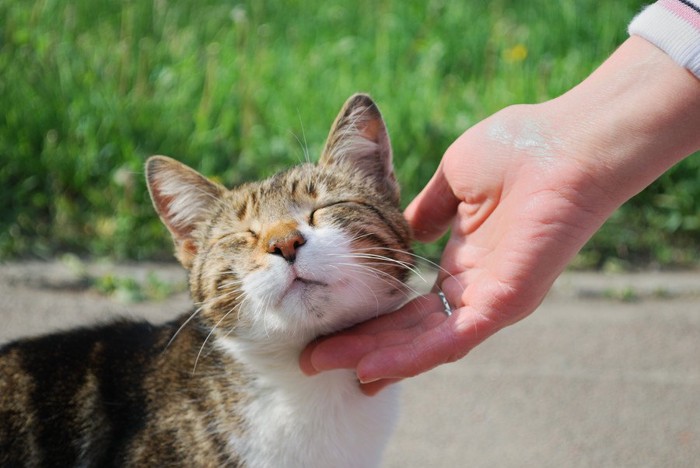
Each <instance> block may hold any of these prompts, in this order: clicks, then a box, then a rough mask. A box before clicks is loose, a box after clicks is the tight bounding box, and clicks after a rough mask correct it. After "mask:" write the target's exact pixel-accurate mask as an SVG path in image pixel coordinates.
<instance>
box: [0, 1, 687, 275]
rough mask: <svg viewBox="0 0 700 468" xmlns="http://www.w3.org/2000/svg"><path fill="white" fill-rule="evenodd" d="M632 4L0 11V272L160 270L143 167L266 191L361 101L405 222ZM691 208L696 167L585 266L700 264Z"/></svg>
mask: <svg viewBox="0 0 700 468" xmlns="http://www.w3.org/2000/svg"><path fill="white" fill-rule="evenodd" d="M642 3H643V2H641V1H618V2H600V1H598V0H580V1H576V2H547V1H542V0H536V1H530V2H516V1H491V2H476V1H471V2H450V1H427V2H426V1H396V0H394V1H383V2H374V1H358V2H336V1H324V2H320V1H319V2H299V1H296V2H295V1H284V2H282V1H249V2H241V3H238V4H233V3H232V2H229V1H218V0H198V1H192V0H190V1H186V0H183V1H179V2H166V1H165V0H153V1H136V0H125V1H105V2H94V1H89V0H73V1H71V2H62V1H58V0H36V1H33V2H18V1H16V0H0V17H2V18H3V22H2V24H1V25H0V28H1V29H0V41H2V42H1V43H0V106H2V112H0V162H1V164H0V197H1V199H2V200H3V204H2V206H0V258H3V257H4V258H7V257H12V256H21V255H35V256H53V255H55V254H56V253H58V252H64V251H70V252H76V253H79V254H90V255H95V256H111V257H114V258H136V259H140V258H169V257H170V250H171V242H170V240H169V239H168V236H167V233H166V231H165V229H164V228H163V227H161V225H160V223H159V221H158V220H157V218H156V216H155V214H154V212H153V210H152V208H151V206H150V202H149V201H148V198H147V193H146V189H145V185H144V183H143V180H142V179H143V169H142V166H143V162H144V160H145V158H146V157H148V156H149V155H151V154H168V155H171V156H173V157H176V158H178V159H180V160H182V161H184V162H185V163H187V164H189V165H191V166H193V167H195V168H197V169H198V170H200V171H202V172H204V173H206V174H208V175H212V176H216V177H217V178H218V179H219V180H221V181H223V182H224V183H226V184H228V185H233V184H237V183H240V182H241V181H244V180H249V179H253V178H258V177H262V176H265V175H269V174H270V173H272V172H274V171H276V170H279V169H281V168H284V167H287V166H289V165H291V164H295V163H297V162H299V161H301V160H303V159H304V148H305V147H308V149H309V151H310V153H311V155H312V157H314V156H315V155H317V154H318V152H319V151H320V148H321V145H322V143H323V141H324V139H325V136H326V133H327V131H328V128H329V126H330V123H331V122H332V120H333V118H334V116H335V114H336V112H337V111H338V109H339V106H340V105H341V104H342V103H343V101H344V100H345V98H346V97H347V96H349V95H350V94H352V93H353V92H356V91H367V92H370V93H371V94H372V95H373V97H374V98H375V99H376V100H377V102H378V103H379V105H380V107H381V108H382V111H383V113H384V114H385V118H386V120H387V123H388V126H389V130H390V132H391V134H392V141H393V144H394V150H395V154H396V162H397V165H398V176H399V179H400V181H401V183H402V185H403V187H404V200H405V201H406V202H407V201H408V200H410V199H411V197H412V196H413V195H415V194H416V193H417V192H418V191H419V190H420V188H421V187H422V186H423V185H424V184H425V182H426V181H427V180H428V179H429V177H430V176H431V174H432V173H433V171H434V169H435V168H436V167H437V164H438V161H439V159H440V157H441V156H442V153H443V152H444V150H445V149H446V148H447V146H449V144H450V143H451V142H452V141H453V140H454V139H455V138H456V137H457V136H458V135H459V134H461V133H462V132H463V131H464V130H465V129H466V128H468V127H469V126H470V125H472V124H474V123H475V122H477V121H479V120H480V119H482V118H484V117H486V116H488V115H489V114H491V113H493V112H495V111H497V110H498V109H500V108H502V107H505V106H507V105H509V104H514V103H522V102H539V101H543V100H546V99H548V98H551V97H553V96H556V95H558V94H561V93H562V92H564V91H566V90H567V89H569V88H570V87H571V86H573V85H574V84H576V83H577V82H579V81H580V80H581V79H583V78H584V77H585V76H586V75H588V74H589V73H590V72H591V70H593V69H594V68H595V67H596V66H597V65H598V64H599V63H600V62H601V61H602V60H603V59H604V58H605V57H606V56H607V55H608V54H609V53H610V52H611V51H612V50H613V49H614V48H615V47H616V45H618V44H619V43H620V42H622V41H623V40H624V38H625V37H626V32H625V30H626V25H627V23H628V22H629V20H630V19H631V17H632V16H633V15H634V13H635V12H636V11H638V10H639V8H640V6H641V5H642ZM699 200H700V162H699V161H698V158H697V157H696V158H691V159H689V160H687V161H686V162H684V163H683V164H682V165H681V166H679V167H678V168H676V169H674V170H673V171H672V172H671V173H669V174H668V175H667V176H664V178H663V179H662V180H661V181H660V182H659V183H657V184H656V185H655V186H653V187H652V188H651V189H650V190H648V191H647V192H645V193H644V194H642V195H641V196H640V197H639V198H638V199H637V200H634V201H633V202H632V203H631V204H629V205H628V206H627V207H626V208H625V209H624V210H622V211H621V212H619V213H618V214H617V215H616V216H615V217H614V218H613V219H612V220H611V222H610V223H608V225H606V227H605V228H604V229H603V230H602V231H601V233H600V234H599V235H598V236H596V238H595V239H594V240H593V241H592V242H591V243H590V244H589V246H587V248H586V250H585V251H584V253H583V255H582V256H581V261H580V264H583V265H598V266H599V265H602V264H604V263H605V262H606V261H607V260H608V259H610V258H621V259H622V260H621V261H628V260H629V261H634V260H639V259H642V260H645V261H659V262H663V263H674V262H683V261H685V260H687V259H689V258H690V259H692V258H698V257H697V250H698V241H697V239H699V238H700V214H699V213H700V209H699V204H700V201H699ZM422 252H423V253H426V254H428V255H431V256H436V255H437V254H438V252H439V247H432V248H431V247H426V248H424V249H423V251H422Z"/></svg>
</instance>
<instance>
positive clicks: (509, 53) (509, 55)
mask: <svg viewBox="0 0 700 468" xmlns="http://www.w3.org/2000/svg"><path fill="white" fill-rule="evenodd" d="M503 58H504V59H505V61H506V62H508V63H517V62H522V61H523V60H525V58H527V47H525V45H524V44H515V45H514V46H513V47H510V48H508V49H506V50H505V51H503Z"/></svg>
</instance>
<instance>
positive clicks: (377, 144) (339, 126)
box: [0, 94, 412, 468]
mask: <svg viewBox="0 0 700 468" xmlns="http://www.w3.org/2000/svg"><path fill="white" fill-rule="evenodd" d="M391 159H392V154H391V147H390V143H389V137H388V135H387V132H386V128H385V125H384V121H383V120H382V117H381V115H380V113H379V110H378V109H377V106H376V105H375V103H374V102H373V101H372V100H371V99H370V98H369V97H368V96H366V95H361V94H358V95H355V96H352V97H351V98H350V99H349V100H348V101H347V102H346V104H345V106H344V107H343V109H342V110H341V111H340V114H339V115H338V117H337V119H336V121H335V123H334V125H333V128H332V129H331V131H330V134H329V136H328V140H327V142H326V146H325V148H324V150H323V153H322V156H321V159H320V161H319V163H318V164H316V165H314V164H311V163H306V164H302V165H300V166H297V167H294V168H292V169H290V170H288V171H286V172H283V173H280V174H277V175H274V176H272V177H270V178H269V179H267V180H263V181H261V182H253V183H248V184H244V185H242V186H239V187H236V188H234V189H232V190H227V189H226V188H224V187H222V186H221V185H219V184H217V183H215V182H212V181H210V180H208V179H206V178H205V177H203V176H201V175H200V174H198V173H197V172H195V171H194V170H192V169H190V168H188V167H186V166H184V165H183V164H181V163H178V162H176V161H174V160H172V159H170V158H167V157H164V156H154V157H152V158H150V159H149V160H148V162H147V163H146V175H147V181H148V187H149V191H150V194H151V198H152V199H153V204H154V206H155V209H156V211H157V212H158V214H159V215H160V217H161V219H162V221H163V222H164V223H165V225H166V226H167V228H168V229H169V231H170V232H171V234H172V237H173V239H174V243H175V250H176V256H177V258H178V259H179V261H180V262H181V263H182V265H183V266H184V267H185V268H186V269H187V270H188V271H189V281H190V288H191V294H192V297H193V299H194V301H195V303H196V305H197V308H196V310H195V311H194V312H192V313H188V314H185V315H183V316H181V317H180V318H177V319H176V320H174V321H173V322H171V323H167V324H165V325H160V326H154V325H151V324H149V323H146V322H134V321H119V322H116V323H112V324H108V325H102V326H95V327H90V328H82V329H77V330H72V331H67V332H62V333H56V334H52V335H48V336H43V337H38V338H27V339H22V340H19V341H16V342H14V343H10V344H7V345H5V346H4V347H2V348H0V466H3V467H5V466H51V467H57V466H60V467H64V466H95V467H103V466H139V467H143V466H158V467H163V466H187V467H199V466H202V467H204V466H215V467H219V466H246V467H273V468H275V467H343V466H345V467H369V466H376V465H378V463H379V459H380V455H381V452H382V449H383V446H384V445H385V443H386V441H387V439H388V436H389V433H390V431H391V428H392V426H393V424H394V420H395V416H396V401H395V394H394V391H393V389H389V390H388V391H384V392H382V393H381V394H379V395H378V396H375V397H366V396H364V395H363V394H362V393H361V392H360V390H359V386H358V384H357V382H356V377H355V375H354V373H353V372H352V371H350V370H337V371H331V372H326V373H322V374H320V375H317V376H314V377H307V376H304V375H302V373H301V372H300V370H299V367H298V356H299V353H300V351H301V350H302V349H303V347H304V346H305V344H306V343H308V342H309V341H310V340H312V339H314V337H316V336H319V335H322V334H327V333H330V332H333V331H336V330H339V329H342V328H344V327H347V326H349V325H352V324H355V323H357V322H360V321H363V320H366V319H369V318H371V317H374V316H377V315H379V314H383V313H385V312H388V311H391V310H393V309H395V308H397V307H398V306H400V305H401V304H402V303H403V302H405V301H406V299H407V296H408V292H409V288H408V286H407V285H406V282H407V279H408V273H409V269H410V268H411V262H412V255H411V254H410V252H409V241H410V232H409V228H408V226H407V224H406V222H405V221H404V219H403V217H402V214H401V211H400V209H399V189H398V185H397V182H396V178H395V176H394V172H393V168H392V162H391Z"/></svg>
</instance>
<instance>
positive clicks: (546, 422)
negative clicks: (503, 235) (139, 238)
mask: <svg viewBox="0 0 700 468" xmlns="http://www.w3.org/2000/svg"><path fill="white" fill-rule="evenodd" d="M88 270H89V272H90V275H92V276H93V277H95V276H97V277H100V275H105V274H107V273H109V272H112V271H113V267H111V266H109V265H90V266H89V268H88ZM149 270H152V271H155V272H156V274H157V276H158V278H160V280H161V281H166V282H171V283H174V284H178V283H182V282H184V275H183V274H182V273H181V271H180V270H179V268H177V267H173V266H170V265H167V266H163V265H146V266H139V267H119V268H118V269H117V270H116V273H115V274H116V275H117V276H127V277H133V278H143V277H145V275H146V272H147V271H149ZM0 297H1V298H2V299H1V300H0V301H1V302H0V323H2V327H0V342H2V341H4V340H6V339H9V338H11V337H15V336H19V335H21V334H26V333H34V332H39V331H44V330H48V329H53V328H55V327H66V326H70V325H73V324H77V323H80V322H84V321H86V320H100V319H104V318H106V317H107V316H109V315H111V314H124V313H127V314H130V315H137V316H148V317H151V318H153V319H154V320H162V319H166V318H168V317H172V316H174V315H176V314H177V313H180V312H183V311H185V310H187V309H188V308H189V301H188V299H187V295H186V294H185V293H179V294H176V295H174V296H172V297H170V298H169V299H167V300H165V301H161V302H158V303H138V304H123V303H120V302H118V301H117V300H115V299H110V298H106V297H103V296H100V295H98V294H97V293H96V292H94V290H91V289H86V287H85V281H83V280H81V278H80V276H79V275H77V276H76V270H75V269H71V268H68V267H67V266H66V265H65V264H63V263H51V264H40V263H30V264H24V265H17V264H9V265H0ZM384 466H385V467H387V468H394V467H396V468H398V467H402V468H404V467H426V466H429V467H477V468H479V467H499V468H500V467H666V466H669V467H684V466H687V467H691V466H700V272H691V273H664V274H659V273H644V274H630V275H618V276H606V275H598V274H580V273H578V274H566V275H564V276H563V277H562V278H560V280H559V281H558V282H557V284H556V285H555V287H554V289H553V291H552V293H551V294H550V295H549V297H548V298H547V300H546V301H545V302H544V304H543V305H542V307H541V308H540V310H539V311H537V312H536V313H535V314H533V316H532V317H530V318H528V319H526V320H525V321H523V322H521V323H519V324H517V325H515V326H513V327H511V328H509V329H507V330H504V331H502V332H501V333H499V334H498V335H497V336H495V337H493V338H492V339H490V340H489V341H488V342H486V343H484V344H483V345H482V346H480V347H479V348H478V349H476V350H474V351H473V352H472V353H471V354H470V355H469V356H468V357H467V358H465V359H463V360H462V361H460V362H459V363H456V364H452V365H449V366H443V367H441V368H438V369H436V370H434V371H432V372H430V373H429V374H427V375H423V376H420V377H418V378H416V379H413V380H411V381H408V382H405V383H404V384H403V409H402V418H401V421H400V425H399V428H398V430H397V433H396V435H395V437H394V438H393V440H392V443H391V445H390V446H389V448H388V451H387V454H386V460H385V464H384Z"/></svg>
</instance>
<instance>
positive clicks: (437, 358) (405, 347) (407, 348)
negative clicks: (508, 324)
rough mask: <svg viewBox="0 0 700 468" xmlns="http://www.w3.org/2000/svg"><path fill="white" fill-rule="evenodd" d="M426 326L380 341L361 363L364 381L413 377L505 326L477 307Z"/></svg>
mask: <svg viewBox="0 0 700 468" xmlns="http://www.w3.org/2000/svg"><path fill="white" fill-rule="evenodd" d="M426 328H427V330H425V331H424V332H422V333H414V334H412V335H409V334H407V335H406V336H405V338H406V340H405V341H403V342H401V343H395V344H389V345H387V346H382V344H383V343H382V341H381V340H378V343H377V345H378V346H377V348H376V349H375V350H374V351H372V352H370V353H368V354H367V355H365V356H364V357H362V359H360V361H359V362H358V364H357V367H356V372H357V376H358V378H359V379H360V382H377V381H379V380H381V379H400V378H406V377H413V376H415V375H418V374H420V373H423V372H425V371H428V370H430V369H432V368H434V367H437V366H438V365H440V364H445V363H448V362H453V361H456V360H457V359H460V358H462V357H464V356H465V355H466V354H467V353H468V352H469V351H470V350H471V349H472V348H474V347H475V346H476V345H478V344H479V343H481V342H482V341H483V340H485V339H486V338H487V337H489V336H491V335H492V334H493V333H495V332H496V331H497V330H498V329H500V328H502V327H501V326H500V325H499V324H498V323H496V322H494V321H492V320H489V319H487V318H485V317H483V316H481V315H479V314H476V313H475V312H474V310H473V309H471V308H469V307H463V308H460V309H457V310H456V311H454V313H453V315H452V316H451V317H450V318H449V319H445V320H443V321H442V322H441V323H439V324H438V325H436V326H433V327H426ZM413 331H414V332H415V331H416V330H415V329H414V330H413Z"/></svg>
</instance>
